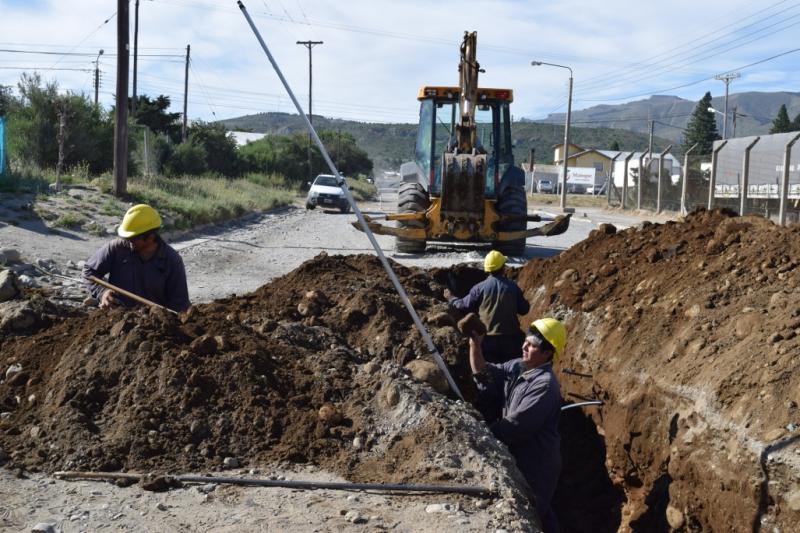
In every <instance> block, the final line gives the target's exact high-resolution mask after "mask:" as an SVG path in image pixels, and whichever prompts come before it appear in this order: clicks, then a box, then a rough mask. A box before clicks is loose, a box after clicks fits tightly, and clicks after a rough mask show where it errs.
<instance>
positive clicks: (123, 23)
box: [114, 0, 130, 197]
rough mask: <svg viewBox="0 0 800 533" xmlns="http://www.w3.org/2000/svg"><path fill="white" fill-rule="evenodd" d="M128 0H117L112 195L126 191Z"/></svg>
mask: <svg viewBox="0 0 800 533" xmlns="http://www.w3.org/2000/svg"><path fill="white" fill-rule="evenodd" d="M129 37H130V35H129V32H128V0H117V108H116V113H115V115H114V195H115V196H118V197H121V196H124V195H125V194H126V193H127V192H128V45H129Z"/></svg>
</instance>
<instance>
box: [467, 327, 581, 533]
mask: <svg viewBox="0 0 800 533" xmlns="http://www.w3.org/2000/svg"><path fill="white" fill-rule="evenodd" d="M481 341H482V339H481V337H480V336H479V335H475V336H473V337H471V338H470V341H469V362H470V367H471V368H472V373H473V377H474V379H475V382H476V384H477V386H478V396H479V397H483V399H484V400H486V399H489V400H491V401H492V402H493V403H495V405H499V406H502V407H501V408H500V413H498V417H497V419H496V420H495V421H493V422H492V423H491V425H490V428H491V430H492V433H494V435H495V436H496V437H497V438H498V439H499V440H501V441H502V442H504V443H505V444H506V445H507V446H508V449H509V451H510V452H511V454H512V455H513V456H514V458H515V459H516V462H517V467H518V468H519V469H520V471H521V472H522V474H523V475H524V476H525V479H526V480H527V481H528V484H529V485H530V487H531V489H532V491H533V495H534V498H535V505H536V510H537V512H538V513H539V518H540V519H541V521H542V528H543V529H544V531H545V533H553V532H557V531H558V530H559V528H558V521H557V519H556V516H555V514H554V512H553V509H552V507H551V501H552V499H553V493H554V492H555V490H556V485H557V484H558V476H559V473H560V471H561V451H560V446H561V438H560V436H559V433H558V419H559V414H560V412H561V390H560V388H559V385H558V381H557V380H556V377H555V375H554V374H553V365H554V364H555V363H557V362H558V359H559V357H561V354H562V353H563V351H564V346H565V345H566V342H567V331H566V328H564V325H563V324H562V323H561V322H559V321H558V320H556V319H555V318H542V319H539V320H536V321H534V322H533V323H532V324H531V326H530V329H529V330H528V333H527V336H526V337H525V341H524V343H523V344H522V357H521V358H518V359H514V360H512V361H508V362H506V363H503V364H492V363H487V362H486V360H485V359H484V357H483V354H482V351H481Z"/></svg>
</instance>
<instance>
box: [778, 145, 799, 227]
mask: <svg viewBox="0 0 800 533" xmlns="http://www.w3.org/2000/svg"><path fill="white" fill-rule="evenodd" d="M797 139H800V133H798V134H797V135H795V136H794V137H792V140H790V141H789V142H788V143H786V148H785V149H784V150H783V176H782V177H781V190H780V195H781V197H780V200H779V202H780V204H779V205H780V207H779V208H778V224H780V225H781V226H783V225H784V224H786V199H787V197H788V196H789V165H790V163H791V162H792V146H793V145H794V143H796V142H797Z"/></svg>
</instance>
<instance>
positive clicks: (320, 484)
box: [54, 471, 492, 496]
mask: <svg viewBox="0 0 800 533" xmlns="http://www.w3.org/2000/svg"><path fill="white" fill-rule="evenodd" d="M54 476H55V477H57V478H60V479H66V480H72V479H91V480H104V479H127V480H131V481H139V480H140V479H143V478H147V477H148V475H147V474H134V473H130V472H126V473H123V472H120V473H117V472H69V471H68V472H56V473H55V474H54ZM164 477H165V478H169V479H173V480H175V481H180V482H181V483H217V484H220V485H244V486H251V487H285V488H292V489H307V490H313V489H332V490H375V491H394V492H438V493H456V494H470V495H474V496H489V495H491V493H492V491H491V489H489V488H488V487H479V486H473V485H425V484H413V483H412V484H406V483H349V482H333V481H292V480H279V479H251V478H241V477H212V476H192V475H177V476H168V475H165V476H164Z"/></svg>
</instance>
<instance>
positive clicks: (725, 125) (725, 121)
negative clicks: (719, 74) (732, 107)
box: [722, 78, 731, 139]
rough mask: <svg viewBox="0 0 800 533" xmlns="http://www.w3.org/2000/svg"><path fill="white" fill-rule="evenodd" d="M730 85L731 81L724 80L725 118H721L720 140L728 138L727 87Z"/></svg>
mask: <svg viewBox="0 0 800 533" xmlns="http://www.w3.org/2000/svg"><path fill="white" fill-rule="evenodd" d="M730 84H731V80H730V79H728V78H725V111H724V113H725V116H724V117H723V118H722V138H723V139H727V138H728V86H729V85H730Z"/></svg>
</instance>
